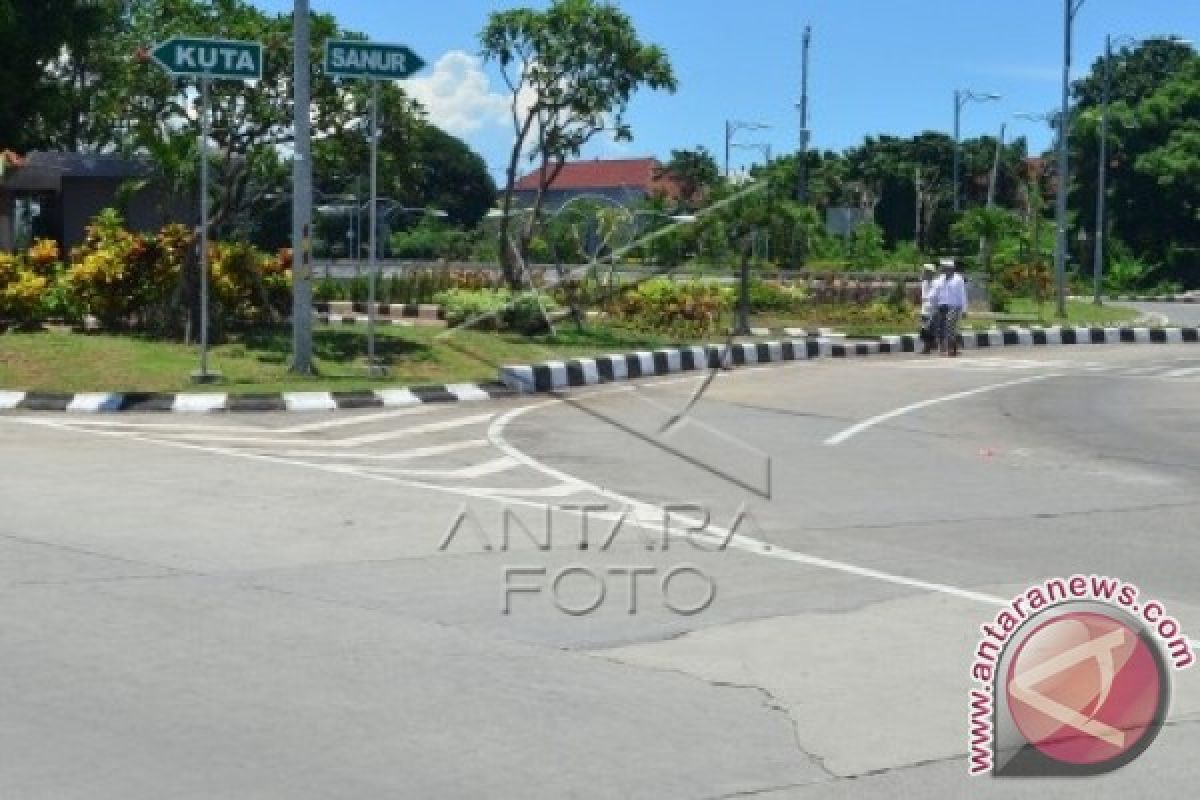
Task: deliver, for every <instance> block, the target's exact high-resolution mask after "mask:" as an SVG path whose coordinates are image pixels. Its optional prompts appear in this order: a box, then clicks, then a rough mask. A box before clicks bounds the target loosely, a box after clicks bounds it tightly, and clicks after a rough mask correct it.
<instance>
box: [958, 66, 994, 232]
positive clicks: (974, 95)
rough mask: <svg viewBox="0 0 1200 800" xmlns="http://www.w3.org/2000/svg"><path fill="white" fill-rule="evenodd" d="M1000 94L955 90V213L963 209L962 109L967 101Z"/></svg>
mask: <svg viewBox="0 0 1200 800" xmlns="http://www.w3.org/2000/svg"><path fill="white" fill-rule="evenodd" d="M999 99H1000V95H998V94H992V93H990V92H988V93H981V92H974V91H971V90H970V89H955V90H954V178H953V180H954V213H956V214H957V213H958V212H959V211H961V210H962V198H961V193H960V192H959V182H960V181H959V177H958V174H959V171H960V167H959V162H960V160H961V156H960V155H959V150H960V148H959V139H960V137H961V127H962V110H963V106H965V105H966V104H967V103H987V102H989V101H992V100H999Z"/></svg>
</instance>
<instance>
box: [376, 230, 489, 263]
mask: <svg viewBox="0 0 1200 800" xmlns="http://www.w3.org/2000/svg"><path fill="white" fill-rule="evenodd" d="M475 239H476V237H475V236H474V235H472V233H471V232H470V231H465V230H460V229H456V228H446V227H445V226H443V225H440V224H438V223H436V222H427V221H426V222H422V223H421V224H420V225H417V226H416V227H414V228H412V229H411V230H407V231H400V232H398V233H394V234H392V241H391V242H390V245H391V248H390V255H391V256H392V257H393V258H401V259H421V260H426V261H433V260H436V259H445V260H446V261H467V260H468V259H470V257H471V253H472V251H473V250H474V247H475Z"/></svg>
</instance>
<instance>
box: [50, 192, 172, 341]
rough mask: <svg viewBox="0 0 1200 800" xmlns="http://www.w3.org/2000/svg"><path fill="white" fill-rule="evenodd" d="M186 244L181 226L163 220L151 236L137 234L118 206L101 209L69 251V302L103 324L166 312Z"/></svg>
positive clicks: (118, 324) (161, 315) (124, 322)
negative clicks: (160, 228) (124, 221)
mask: <svg viewBox="0 0 1200 800" xmlns="http://www.w3.org/2000/svg"><path fill="white" fill-rule="evenodd" d="M190 246H191V233H190V232H189V231H188V230H187V229H186V228H185V227H183V226H179V225H173V226H167V227H166V228H164V229H163V231H162V232H160V233H159V235H158V236H154V237H150V236H142V235H135V234H132V233H129V232H128V231H126V230H125V229H124V228H123V227H122V220H121V216H120V214H118V213H117V212H116V211H113V210H112V209H108V210H105V211H102V212H101V213H100V214H99V215H98V216H97V217H96V219H95V220H93V221H92V224H91V225H89V226H88V228H87V235H86V237H85V239H84V242H83V244H81V245H80V246H79V247H77V248H75V250H74V251H73V252H72V254H71V267H70V270H69V271H68V272H67V276H66V285H67V289H68V295H69V299H70V302H71V303H73V304H74V305H76V306H77V307H78V308H79V309H80V310H81V311H82V312H84V313H90V314H92V315H94V316H95V317H96V318H97V319H98V320H99V321H100V323H101V324H102V325H104V326H105V327H107V328H119V327H123V326H126V325H128V324H130V323H131V322H142V323H143V324H144V323H145V322H146V321H147V320H151V319H162V318H165V317H166V316H167V313H166V311H165V309H166V307H167V306H168V305H169V304H170V301H171V297H172V294H173V292H174V289H175V287H176V286H177V285H178V283H179V276H180V269H181V267H182V265H183V261H184V259H185V257H186V253H187V248H188V247H190Z"/></svg>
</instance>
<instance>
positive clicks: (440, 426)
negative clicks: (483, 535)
mask: <svg viewBox="0 0 1200 800" xmlns="http://www.w3.org/2000/svg"><path fill="white" fill-rule="evenodd" d="M494 416H495V414H475V415H472V416H469V417H454V418H453V419H447V420H441V421H440V422H430V423H428V424H425V425H414V426H413V427H411V428H400V429H398V430H390V431H382V432H379V433H366V434H362V435H361V436H351V437H348V438H345V439H312V440H308V441H303V442H297V440H295V439H279V438H273V437H271V436H204V435H200V434H194V433H178V434H167V435H166V438H168V439H180V440H196V441H204V442H211V443H220V444H248V445H283V446H288V445H291V446H295V445H297V444H303V445H304V446H305V447H331V448H349V447H358V446H359V445H364V444H375V443H377V442H387V441H392V440H394V439H403V438H407V437H409V436H418V435H420V434H423V433H439V432H441V431H448V430H454V429H455V428H465V427H467V426H469V425H479V424H481V423H484V422H487V421H489V420H490V419H491V418H492V417H494Z"/></svg>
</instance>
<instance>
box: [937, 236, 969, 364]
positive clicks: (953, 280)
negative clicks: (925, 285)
mask: <svg viewBox="0 0 1200 800" xmlns="http://www.w3.org/2000/svg"><path fill="white" fill-rule="evenodd" d="M940 265H941V267H942V277H941V278H939V279H938V281H937V285H936V286H935V287H934V290H933V302H934V306H935V307H936V308H937V336H938V352H940V353H944V354H946V355H950V356H957V355H958V321H959V319H961V318H962V315H963V312H964V311H966V309H967V282H966V280H964V279H963V276H962V274H961V273H960V272H957V271H956V270H955V265H954V259H952V258H943V259H941V261H940Z"/></svg>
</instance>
